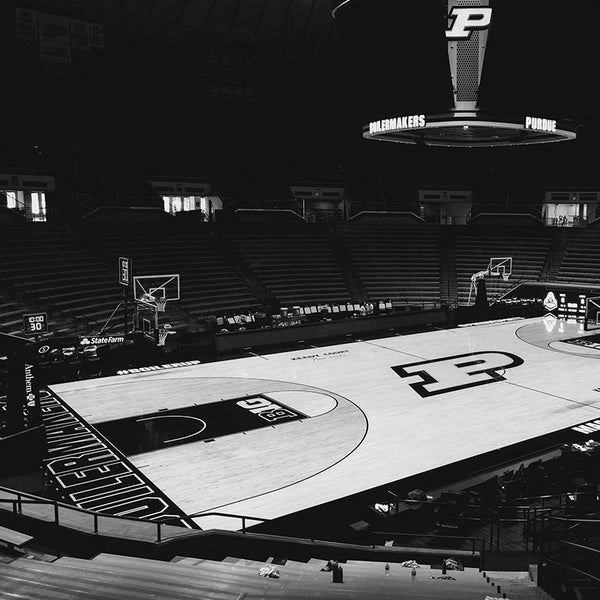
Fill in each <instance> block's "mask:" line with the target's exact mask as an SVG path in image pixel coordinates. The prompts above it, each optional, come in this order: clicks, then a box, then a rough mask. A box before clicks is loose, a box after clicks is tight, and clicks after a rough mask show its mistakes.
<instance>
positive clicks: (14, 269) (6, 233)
mask: <svg viewBox="0 0 600 600" xmlns="http://www.w3.org/2000/svg"><path fill="white" fill-rule="evenodd" d="M0 252H1V253H2V256H3V260H2V261H1V263H0V279H2V280H4V282H5V284H6V285H7V286H8V287H10V288H12V289H13V290H14V292H15V293H16V294H19V295H22V296H25V297H26V298H27V302H28V303H31V304H35V306H36V307H37V308H38V309H42V310H46V311H47V312H48V313H49V315H50V317H51V318H52V319H55V320H57V321H59V322H60V324H61V325H62V326H67V327H69V328H76V327H77V325H78V324H80V325H81V326H84V327H88V328H89V327H92V328H93V329H99V327H100V326H101V325H102V324H103V323H104V321H105V320H106V318H107V317H108V315H109V314H110V312H111V311H112V310H113V309H114V307H115V306H116V305H117V303H118V302H119V300H120V292H119V290H118V288H117V286H115V285H114V283H115V276H114V273H111V272H110V271H109V269H108V267H107V266H106V264H105V263H104V261H103V260H102V258H101V257H99V256H97V255H95V254H94V252H93V249H90V248H88V247H86V246H85V245H84V243H83V241H82V240H81V239H80V238H79V237H77V236H76V235H75V234H72V233H69V232H67V231H66V230H60V229H55V228H53V227H52V226H50V225H47V224H22V225H20V224H11V225H10V226H7V225H3V226H2V230H1V231H0ZM19 304H20V303H19Z"/></svg>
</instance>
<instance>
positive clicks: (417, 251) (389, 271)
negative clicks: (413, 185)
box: [344, 225, 440, 306]
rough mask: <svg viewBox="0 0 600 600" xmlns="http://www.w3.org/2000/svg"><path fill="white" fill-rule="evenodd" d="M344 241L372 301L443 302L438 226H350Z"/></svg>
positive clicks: (402, 302)
mask: <svg viewBox="0 0 600 600" xmlns="http://www.w3.org/2000/svg"><path fill="white" fill-rule="evenodd" d="M344 238H345V240H346V244H347V246H348V247H349V249H350V254H351V259H352V262H353V264H354V266H355V267H356V271H357V274H358V277H359V278H360V280H361V281H362V283H363V286H364V288H365V291H366V293H367V295H368V297H369V298H390V299H391V300H392V301H393V302H394V303H395V304H417V305H421V306H423V305H431V304H435V303H438V302H439V300H440V265H439V262H440V250H439V229H438V228H437V227H436V226H408V227H407V226H399V225H368V226H367V225H365V226H358V225H355V226H348V227H346V229H345V230H344Z"/></svg>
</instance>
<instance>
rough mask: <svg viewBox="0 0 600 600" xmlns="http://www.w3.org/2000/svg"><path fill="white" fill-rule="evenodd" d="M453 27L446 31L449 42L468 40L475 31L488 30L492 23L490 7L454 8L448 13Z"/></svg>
mask: <svg viewBox="0 0 600 600" xmlns="http://www.w3.org/2000/svg"><path fill="white" fill-rule="evenodd" d="M448 18H449V19H452V25H451V26H450V27H449V28H448V29H447V30H446V38H447V39H448V40H463V41H465V40H468V39H469V38H470V37H471V34H472V33H473V32H474V31H480V30H482V29H487V28H488V27H489V26H490V23H491V21H492V9H491V8H490V7H489V6H453V7H452V8H451V9H450V12H449V13H448Z"/></svg>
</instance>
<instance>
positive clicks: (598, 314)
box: [583, 296, 600, 331]
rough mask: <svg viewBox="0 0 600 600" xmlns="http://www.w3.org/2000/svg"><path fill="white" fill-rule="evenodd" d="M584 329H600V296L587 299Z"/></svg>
mask: <svg viewBox="0 0 600 600" xmlns="http://www.w3.org/2000/svg"><path fill="white" fill-rule="evenodd" d="M583 328H584V330H585V331H593V330H594V329H600V296H593V297H591V298H586V301H585V320H584V326H583Z"/></svg>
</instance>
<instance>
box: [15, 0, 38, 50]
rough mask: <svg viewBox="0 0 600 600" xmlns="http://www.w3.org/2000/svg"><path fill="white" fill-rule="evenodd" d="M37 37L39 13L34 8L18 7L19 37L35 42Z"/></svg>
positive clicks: (19, 38)
mask: <svg viewBox="0 0 600 600" xmlns="http://www.w3.org/2000/svg"><path fill="white" fill-rule="evenodd" d="M37 37H38V36H37V13H36V12H35V11H34V10H27V9H26V8H17V39H18V40H25V41H27V42H34V41H35V40H37Z"/></svg>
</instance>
